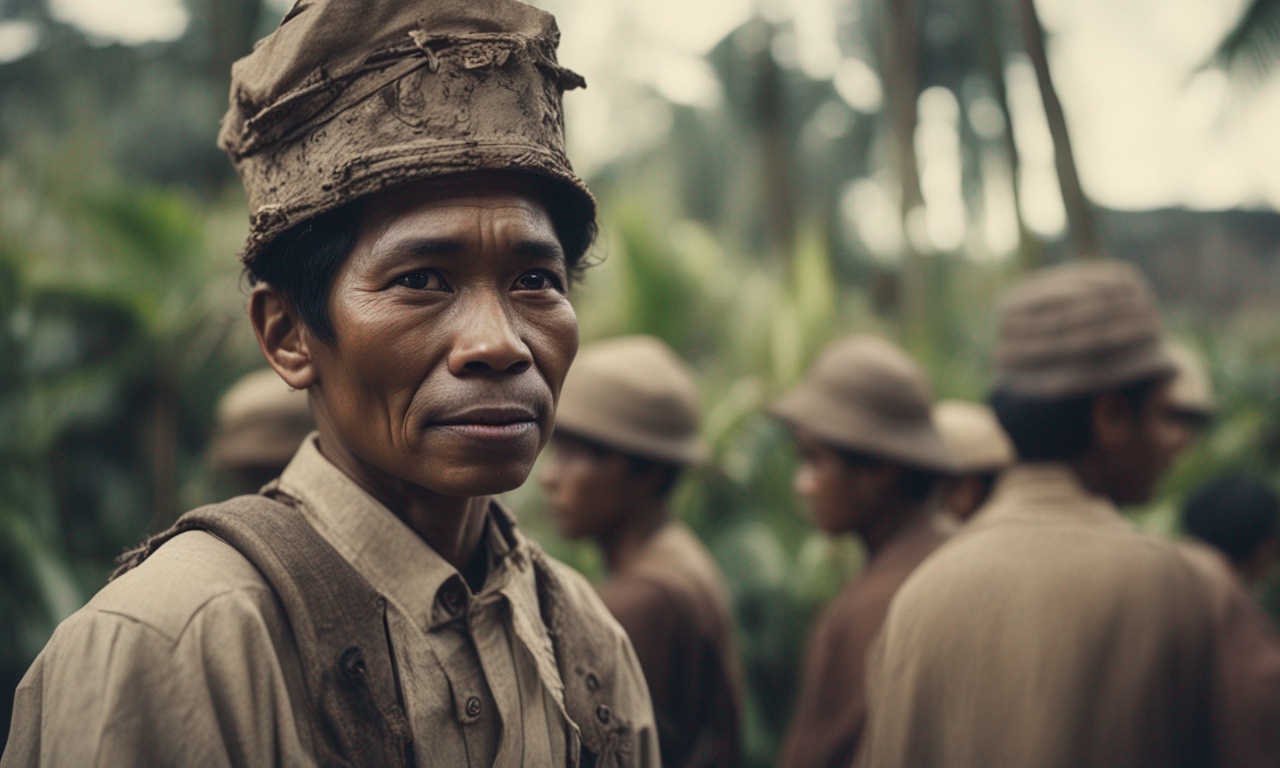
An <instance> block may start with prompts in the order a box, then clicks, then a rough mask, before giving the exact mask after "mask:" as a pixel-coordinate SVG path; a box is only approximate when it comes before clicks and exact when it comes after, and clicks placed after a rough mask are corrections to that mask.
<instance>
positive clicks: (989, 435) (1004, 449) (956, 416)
mask: <svg viewBox="0 0 1280 768" xmlns="http://www.w3.org/2000/svg"><path fill="white" fill-rule="evenodd" d="M933 421H934V423H935V424H936V425H937V426H938V431H939V432H941V433H942V439H943V440H945V441H946V443H947V447H948V448H950V449H951V455H953V456H954V457H955V459H956V468H955V471H954V472H953V473H951V474H948V475H947V476H946V477H944V478H943V480H942V505H943V506H944V507H945V508H946V509H947V511H949V512H950V513H951V514H953V515H955V516H956V518H957V519H958V520H959V521H960V522H962V523H964V522H968V520H969V518H971V517H973V515H974V513H976V512H977V511H978V510H979V509H980V508H981V507H982V505H983V504H985V503H986V502H987V499H988V498H989V497H990V496H991V489H992V488H993V487H994V486H995V482H996V477H997V476H998V475H999V474H1000V473H1001V472H1002V471H1004V470H1005V469H1007V468H1008V467H1009V466H1010V465H1012V464H1013V461H1014V453H1013V443H1011V442H1009V436H1008V435H1006V434H1005V433H1004V429H1003V428H1001V426H1000V422H999V421H996V415H995V414H994V413H992V411H991V409H990V408H988V407H987V406H985V405H982V404H980V403H970V402H966V401H964V400H944V401H942V402H940V403H938V404H937V405H935V406H934V408H933Z"/></svg>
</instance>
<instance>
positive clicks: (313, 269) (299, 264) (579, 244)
mask: <svg viewBox="0 0 1280 768" xmlns="http://www.w3.org/2000/svg"><path fill="white" fill-rule="evenodd" d="M539 189H540V191H541V193H542V197H543V202H544V203H545V204H546V205H547V210H548V212H549V213H550V215H551V223H552V226H554V227H555V230H556V236H557V237H558V238H559V239H560V247H561V248H562V249H564V256H565V265H566V267H567V269H568V272H569V281H570V283H572V282H574V281H576V280H577V279H578V278H579V277H581V275H582V272H583V271H584V270H585V269H586V268H587V266H588V264H587V259H586V254H587V250H588V249H589V248H591V244H592V243H593V242H594V241H595V238H596V220H595V215H594V212H593V211H592V209H591V206H590V205H589V204H588V203H587V201H586V199H585V198H584V197H583V196H582V194H581V193H579V192H576V191H571V190H568V189H567V188H565V187H564V185H562V184H559V183H555V182H547V183H545V184H540V185H539ZM359 230H360V201H359V200H355V201H352V202H350V203H347V204H346V205H344V206H341V207H338V208H335V209H333V210H332V211H327V212H325V213H322V214H320V215H319V216H315V217H313V218H311V219H308V220H307V221H304V222H302V223H301V224H298V225H297V226H295V227H293V228H292V229H289V230H286V231H285V232H284V233H283V234H281V235H280V236H279V237H277V238H276V239H275V240H273V241H272V242H271V243H270V244H269V245H268V246H267V247H266V248H264V249H263V250H261V251H260V252H258V253H257V254H256V255H255V256H254V257H253V258H251V259H249V260H248V261H247V262H246V263H245V272H246V273H247V275H248V278H249V283H250V285H257V284H258V283H264V282H265V283H267V284H269V285H271V286H272V287H273V288H275V289H276V290H277V291H279V292H280V293H281V295H283V296H284V297H285V299H287V300H288V301H289V302H290V303H292V304H293V306H294V308H295V309H297V311H298V314H299V315H300V316H301V318H302V322H303V323H304V324H305V325H306V326H307V328H309V329H310V330H311V332H312V333H314V334H315V335H316V338H318V339H320V340H321V341H324V342H326V343H330V344H331V343H333V342H334V341H335V340H336V339H337V335H336V334H335V333H334V330H333V320H332V319H331V318H330V317H329V291H330V289H331V288H332V287H333V278H334V276H335V275H337V274H338V269H339V268H340V267H341V266H342V264H343V262H345V261H346V260H347V256H349V255H350V254H351V249H352V248H353V247H354V246H355V243H356V236H357V235H358V234H359Z"/></svg>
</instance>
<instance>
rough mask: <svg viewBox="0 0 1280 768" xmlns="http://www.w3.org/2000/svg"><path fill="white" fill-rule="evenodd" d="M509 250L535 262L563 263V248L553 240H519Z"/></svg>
mask: <svg viewBox="0 0 1280 768" xmlns="http://www.w3.org/2000/svg"><path fill="white" fill-rule="evenodd" d="M511 250H513V251H514V252H515V253H516V254H517V255H520V256H524V257H525V258H530V259H534V260H536V261H564V248H561V247H560V243H558V242H556V241H555V240H542V239H537V240H519V241H517V242H516V244H515V245H514V246H512V249H511Z"/></svg>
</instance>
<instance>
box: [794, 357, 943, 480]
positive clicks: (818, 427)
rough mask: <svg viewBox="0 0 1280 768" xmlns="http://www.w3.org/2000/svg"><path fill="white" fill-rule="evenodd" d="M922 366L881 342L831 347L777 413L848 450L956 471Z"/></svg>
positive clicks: (905, 462) (832, 443)
mask: <svg viewBox="0 0 1280 768" xmlns="http://www.w3.org/2000/svg"><path fill="white" fill-rule="evenodd" d="M932 402H933V395H932V393H931V390H930V387H929V382H928V380H927V379H926V378H925V375H924V372H923V371H921V370H920V366H918V365H916V362H915V361H914V360H912V359H911V358H910V357H908V356H907V353H905V352H903V351H902V350H901V349H899V348H898V347H897V346H895V345H894V344H891V343H890V342H888V341H885V340H884V339H881V338H877V337H875V336H854V337H850V338H845V339H840V340H838V341H835V342H832V343H831V344H830V345H829V346H827V348H826V349H824V350H823V351H822V353H821V354H820V355H818V359H817V361H816V362H814V364H813V368H811V369H810V370H809V373H808V374H807V375H806V376H805V378H804V380H803V381H801V382H800V383H799V384H798V385H796V387H795V388H794V389H792V390H791V391H790V392H788V393H787V394H785V395H783V396H782V398H781V399H779V400H778V401H777V402H776V403H774V405H773V407H772V408H771V409H770V411H771V413H773V415H774V416H776V417H778V418H780V419H782V420H783V421H784V422H787V423H788V424H791V425H794V426H798V427H801V428H803V429H805V430H807V431H809V432H811V433H813V434H814V435H815V436H816V437H817V438H818V439H819V440H821V441H822V442H824V443H829V444H831V445H834V446H836V447H837V448H842V449H844V450H847V451H855V452H857V453H861V454H866V455H869V456H875V457H878V458H883V459H889V460H893V461H897V462H901V463H903V464H907V465H910V466H913V467H920V468H924V469H930V470H935V471H939V472H950V471H952V470H954V468H955V459H954V458H953V457H952V455H951V451H950V450H949V449H948V448H947V446H946V444H945V443H944V442H943V440H942V436H941V435H940V434H938V430H937V428H936V427H935V426H934V423H933V416H932V414H931V412H930V407H931V405H932Z"/></svg>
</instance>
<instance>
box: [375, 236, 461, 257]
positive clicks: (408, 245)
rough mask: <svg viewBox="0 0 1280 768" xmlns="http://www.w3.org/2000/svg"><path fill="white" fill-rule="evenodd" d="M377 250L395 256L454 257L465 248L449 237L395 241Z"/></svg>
mask: <svg viewBox="0 0 1280 768" xmlns="http://www.w3.org/2000/svg"><path fill="white" fill-rule="evenodd" d="M378 250H380V251H382V252H383V253H384V254H388V255H396V256H454V255H457V254H459V253H462V252H464V251H466V250H467V246H466V244H465V243H463V242H462V241H461V240H456V239H454V238H451V237H414V238H407V239H404V240H397V241H395V242H393V243H390V244H388V245H386V246H383V247H382V248H379V249H378Z"/></svg>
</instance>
